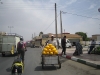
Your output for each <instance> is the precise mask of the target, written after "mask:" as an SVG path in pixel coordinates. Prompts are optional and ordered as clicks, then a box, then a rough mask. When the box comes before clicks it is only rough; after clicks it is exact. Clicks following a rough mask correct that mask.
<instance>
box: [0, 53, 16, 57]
mask: <svg viewBox="0 0 100 75" xmlns="http://www.w3.org/2000/svg"><path fill="white" fill-rule="evenodd" d="M14 56H17V53H15V54H13V55H11V54H7V55H5V56H2V54H0V57H14Z"/></svg>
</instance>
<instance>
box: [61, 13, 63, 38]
mask: <svg viewBox="0 0 100 75" xmlns="http://www.w3.org/2000/svg"><path fill="white" fill-rule="evenodd" d="M61 14H62V12H61V11H60V26H61V39H62V30H63V29H62V15H61Z"/></svg>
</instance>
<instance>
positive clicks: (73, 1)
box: [66, 0, 77, 5]
mask: <svg viewBox="0 0 100 75" xmlns="http://www.w3.org/2000/svg"><path fill="white" fill-rule="evenodd" d="M76 1H77V0H70V1H69V2H66V5H71V4H72V3H75V2H76Z"/></svg>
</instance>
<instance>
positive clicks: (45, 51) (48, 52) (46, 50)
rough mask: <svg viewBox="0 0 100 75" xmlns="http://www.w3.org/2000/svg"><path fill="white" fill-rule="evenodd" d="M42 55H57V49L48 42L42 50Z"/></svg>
mask: <svg viewBox="0 0 100 75" xmlns="http://www.w3.org/2000/svg"><path fill="white" fill-rule="evenodd" d="M42 54H43V55H57V54H58V51H57V49H56V48H55V46H53V45H52V44H48V45H47V46H45V48H44V49H43V51H42Z"/></svg>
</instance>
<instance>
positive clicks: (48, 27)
mask: <svg viewBox="0 0 100 75" xmlns="http://www.w3.org/2000/svg"><path fill="white" fill-rule="evenodd" d="M59 15H60V14H58V16H59ZM58 16H57V18H58ZM54 22H55V19H54V21H53V22H52V23H51V24H50V25H49V26H48V27H47V28H46V29H45V30H44V32H45V31H46V30H47V29H48V28H49V27H50V26H51V25H52V24H53V23H54Z"/></svg>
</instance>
